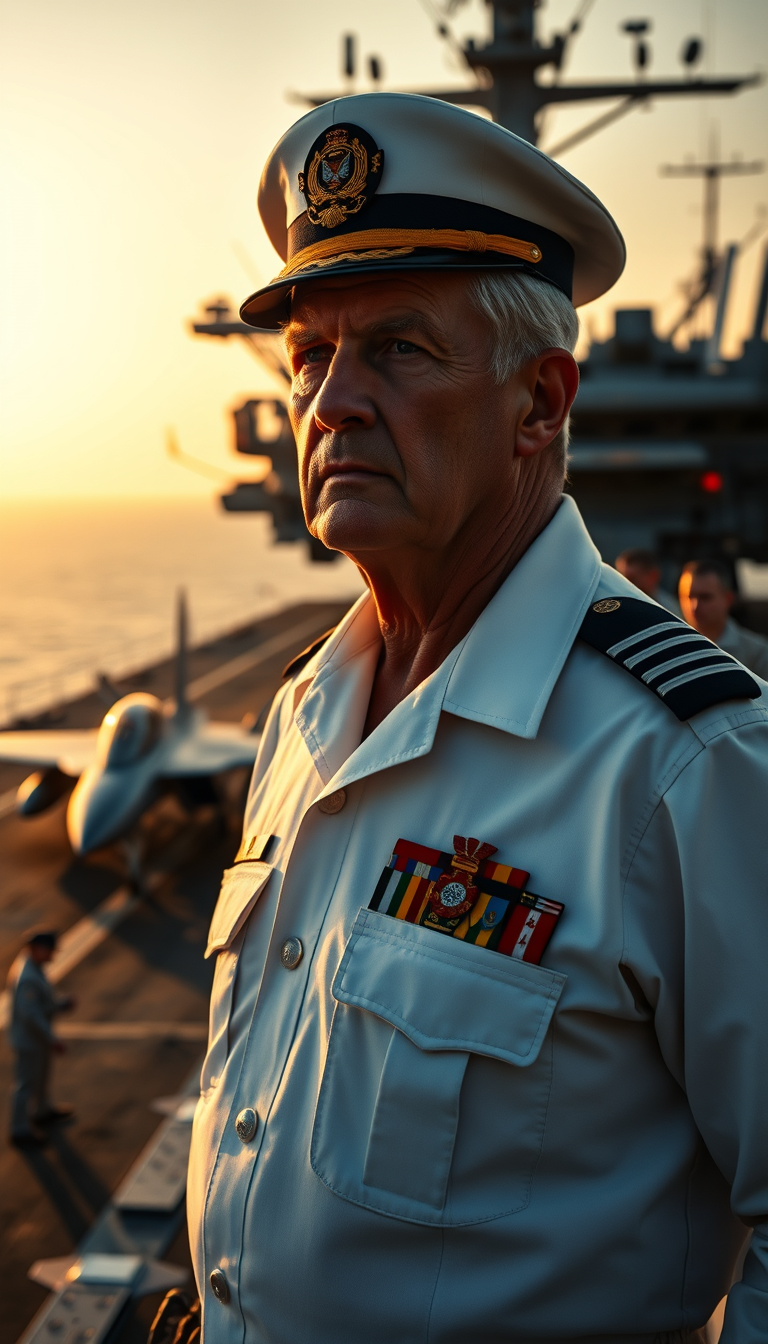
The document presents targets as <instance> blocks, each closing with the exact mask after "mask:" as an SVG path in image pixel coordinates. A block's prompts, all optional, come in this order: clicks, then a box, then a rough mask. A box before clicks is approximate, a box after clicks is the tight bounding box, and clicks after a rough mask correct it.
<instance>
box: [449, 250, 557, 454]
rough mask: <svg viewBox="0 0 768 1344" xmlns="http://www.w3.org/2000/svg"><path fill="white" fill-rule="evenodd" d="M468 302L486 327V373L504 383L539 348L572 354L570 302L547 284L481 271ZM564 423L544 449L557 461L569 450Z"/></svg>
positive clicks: (522, 275) (473, 280)
mask: <svg viewBox="0 0 768 1344" xmlns="http://www.w3.org/2000/svg"><path fill="white" fill-rule="evenodd" d="M470 293H471V297H472V303H473V304H474V306H475V308H476V309H477V311H478V312H479V313H482V315H483V316H484V317H486V318H487V319H488V323H489V325H490V328H491V341H492V344H491V366H490V367H491V373H492V374H493V376H494V378H495V380H496V382H497V383H499V384H502V383H506V381H507V379H508V378H511V377H512V375H513V374H515V373H518V372H519V370H520V369H522V368H523V367H524V365H525V364H527V363H528V361H529V360H530V359H535V358H536V356H537V355H540V354H541V352H542V350H548V349H549V348H550V347H551V346H559V347H560V349H561V350H570V352H571V354H572V353H573V350H574V348H575V345H576V341H577V340H578V335H579V319H578V317H577V316H576V311H575V309H574V307H573V304H572V303H571V301H570V299H567V298H566V296H565V294H563V292H562V290H559V289H556V288H555V286H554V285H550V284H548V283H547V281H546V280H540V279H539V278H538V276H536V275H527V274H526V273H525V272H523V271H482V272H480V273H479V274H475V275H472V276H471V278H470ZM568 438H569V430H568V421H567V420H566V422H565V424H564V425H563V428H562V429H561V430H560V433H559V434H557V435H556V437H555V438H554V439H553V440H552V444H551V446H550V449H548V451H551V452H552V454H553V455H554V456H558V457H559V458H560V459H561V462H562V466H563V470H565V464H566V459H567V452H568Z"/></svg>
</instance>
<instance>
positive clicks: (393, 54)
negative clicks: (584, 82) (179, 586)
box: [0, 0, 768, 500]
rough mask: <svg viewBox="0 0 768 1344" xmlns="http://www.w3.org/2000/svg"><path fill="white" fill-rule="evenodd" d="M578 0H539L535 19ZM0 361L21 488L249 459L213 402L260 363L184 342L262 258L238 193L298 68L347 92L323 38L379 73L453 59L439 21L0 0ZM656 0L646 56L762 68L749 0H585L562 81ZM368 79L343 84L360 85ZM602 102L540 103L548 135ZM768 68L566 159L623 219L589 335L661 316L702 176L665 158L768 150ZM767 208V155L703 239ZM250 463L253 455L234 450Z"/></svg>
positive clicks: (76, 486)
mask: <svg viewBox="0 0 768 1344" xmlns="http://www.w3.org/2000/svg"><path fill="white" fill-rule="evenodd" d="M576 8H577V4H576V0H568V2H567V3H566V0H549V3H547V4H545V5H544V6H543V7H542V9H541V11H540V33H541V35H542V36H544V37H546V36H548V35H549V34H550V33H551V32H552V31H554V30H557V29H558V28H560V27H562V26H564V25H565V24H566V23H567V22H568V21H569V20H570V18H571V17H572V14H573V12H574V10H575V9H576ZM0 15H1V16H2V34H1V37H2V41H1V43H0V85H1V92H0V98H1V103H0V106H1V108H2V112H1V115H2V158H1V161H0V167H1V172H2V196H3V202H4V205H3V218H2V263H1V264H2V280H1V284H2V289H1V291H0V292H1V294H2V365H1V374H2V384H1V386H0V395H1V397H2V402H1V403H0V431H1V433H2V444H1V452H2V459H1V461H2V480H1V482H0V494H1V495H2V497H3V498H4V499H6V500H9V499H13V498H18V497H31V496H43V495H44V496H54V497H55V496H64V495H68V496H82V497H88V496H91V497H93V496H106V495H134V496H135V495H161V496H162V495H165V496H168V495H174V494H182V493H186V494H189V493H203V494H205V493H208V494H210V493H211V490H212V483H211V482H210V481H205V480H204V479H202V478H200V477H196V476H193V475H191V474H190V473H188V472H186V471H184V470H183V469H182V468H180V467H178V466H176V465H174V464H172V463H171V462H169V461H168V460H167V459H166V457H165V453H164V437H165V430H166V427H167V426H173V427H174V429H175V431H176V433H177V435H178V440H179V442H180V444H181V447H182V448H183V449H185V450H186V451H187V452H189V453H193V454H196V455H198V456H200V457H204V458H207V459H208V460H209V461H211V462H215V463H217V464H219V465H221V466H224V467H228V468H232V469H233V471H234V474H236V473H237V471H238V470H240V469H241V467H242V464H243V460H242V459H241V460H240V461H239V462H238V461H237V460H236V459H234V458H233V456H232V453H231V447H230V427H229V416H228V410H229V408H230V407H231V406H232V405H233V404H234V403H235V402H236V401H237V400H238V398H241V397H243V396H245V395H248V394H254V393H258V392H260V391H264V392H268V391H269V390H270V382H269V379H268V377H267V376H266V375H265V374H264V373H263V371H262V370H261V369H260V367H259V366H258V365H257V364H256V363H254V362H253V361H252V360H251V359H250V358H249V356H248V354H247V353H246V352H245V351H244V350H243V348H242V347H241V346H239V345H238V344H236V343H228V344H225V343H221V344H219V343H214V342H211V341H206V340H202V339H199V338H197V339H193V338H191V337H190V335H189V333H188V330H187V326H186V323H187V320H188V319H189V318H191V317H192V316H193V315H194V314H195V313H196V311H197V309H198V305H199V303H200V301H201V300H207V299H210V298H211V297H212V296H215V295H218V294H225V295H229V296H231V297H232V298H233V299H236V300H238V301H239V300H241V299H242V298H243V297H244V296H245V295H246V294H247V293H248V292H250V290H252V289H253V288H254V287H255V285H256V284H257V283H258V282H263V281H265V280H267V279H269V278H271V276H272V274H274V272H275V271H276V270H278V269H279V264H280V263H279V262H278V259H277V258H276V256H275V254H274V253H273V252H272V249H271V247H270V245H269V243H268V242H267V241H266V238H265V237H264V235H263V233H262V230H261V226H260V223H259V219H258V215H257V212H256V206H255V196H256V187H257V182H258V177H259V172H260V169H261V165H262V163H263V161H264V159H265V157H266V155H267V154H268V152H269V150H270V149H271V147H272V145H273V144H274V142H275V141H276V140H277V139H278V137H279V136H280V135H281V134H282V132H283V131H284V130H285V129H286V127H287V126H289V125H290V123H291V122H292V121H293V120H295V119H296V117H297V116H298V115H300V113H301V111H302V108H301V106H300V105H299V104H297V103H296V102H295V101H291V99H290V97H289V91H290V90H307V91H324V90H327V91H329V92H330V91H334V90H336V89H339V90H341V79H340V74H339V48H340V36H341V34H342V33H343V32H345V31H350V32H355V33H357V34H358V35H359V39H360V49H361V51H362V53H363V54H364V55H367V54H369V53H376V54H378V55H380V57H381V58H382V61H383V65H384V71H385V80H384V85H383V87H385V88H388V89H397V88H404V89H419V88H429V86H430V85H432V86H433V87H436V86H438V85H445V84H447V83H449V82H450V83H455V84H462V83H463V84H468V83H470V82H471V77H470V76H469V74H468V72H467V71H466V70H462V68H461V66H460V63H459V62H458V60H457V59H456V58H455V57H454V56H453V55H452V54H451V52H450V51H449V50H448V49H447V48H446V46H445V44H444V43H442V42H441V41H440V40H439V38H438V37H436V35H435V20H434V7H433V13H432V15H430V3H429V0H425V2H424V3H420V0H387V3H386V4H380V3H379V4H373V3H361V2H360V0H357V3H352V0H326V3H324V4H322V5H318V4H317V3H310V2H309V0H282V3H281V4H275V3H267V0H215V2H214V0H131V3H130V4H127V3H122V4H118V3H117V0H23V3H22V2H21V0H2V3H0ZM638 17H648V18H650V19H652V21H653V32H652V36H651V42H652V47H653V66H652V74H655V75H677V74H679V73H680V65H679V52H680V48H681V45H682V43H683V41H684V39H685V38H687V37H689V36H690V35H692V34H694V33H697V34H703V35H704V37H705V38H706V39H707V43H708V45H707V55H706V59H705V62H704V69H705V71H706V72H707V73H713V74H714V73H734V74H735V73H749V72H752V71H754V70H756V69H758V68H761V67H765V66H766V65H768V3H766V0H703V2H702V0H674V2H673V3H670V0H643V3H640V4H636V3H635V0H631V3H630V0H595V3H594V6H593V8H592V9H591V11H590V13H589V17H588V20H587V23H586V28H585V31H584V33H583V35H582V36H581V37H580V38H579V39H578V41H577V42H576V44H575V46H574V48H573V54H572V57H571V60H570V62H569V66H568V69H567V71H566V72H565V76H564V79H565V81H567V80H568V79H578V78H586V77H596V78H601V79H606V78H610V77H612V76H616V77H624V76H627V75H628V74H629V73H630V69H631V63H630V50H631V48H630V43H629V41H628V39H627V38H626V37H625V36H624V35H623V34H622V33H621V32H620V31H619V25H620V23H621V22H622V21H623V20H624V19H627V18H638ZM453 23H454V29H455V32H456V34H457V36H458V37H460V38H463V37H464V36H466V35H467V34H469V33H472V34H474V35H475V36H476V37H477V38H482V37H483V35H484V33H485V31H486V24H487V8H486V6H485V5H484V4H482V3H481V0H469V2H468V3H467V4H465V5H464V6H463V7H462V8H460V9H459V10H458V12H457V14H456V15H455V18H454V20H453ZM368 87H369V85H368V83H367V81H366V80H365V79H361V80H360V81H359V82H358V85H357V88H358V91H363V90H365V89H366V88H368ZM605 106H606V105H605V104H584V105H581V106H580V107H577V108H576V110H572V111H558V112H556V113H551V114H549V115H548V118H547V122H546V125H545V128H544V134H543V136H542V142H541V143H542V147H543V148H544V149H546V148H547V147H548V145H551V144H554V143H556V142H557V141H558V140H560V139H562V138H563V136H564V135H565V134H567V132H568V131H569V130H570V129H572V128H575V127H576V126H577V125H578V124H580V123H582V122H586V121H588V120H591V119H592V117H594V116H596V115H598V113H599V112H600V111H602V110H604V108H605ZM766 126H768V88H767V87H766V85H763V87H762V88H760V89H757V90H755V91H750V92H747V93H744V94H742V95H739V96H737V97H734V98H723V99H714V98H713V99H709V100H706V101H703V100H698V99H689V100H681V101H679V102H674V101H672V100H668V101H664V102H657V103H656V104H654V106H653V107H652V109H651V110H650V111H642V110H641V111H635V112H632V113H631V114H630V115H629V116H628V117H627V118H626V119H624V120H622V121H619V122H618V123H617V124H616V125H615V126H613V127H611V128H609V129H608V130H606V131H603V132H601V133H600V134H599V135H597V136H596V137H595V138H593V139H592V140H589V141H588V142H586V143H585V144H584V145H582V146H580V147H578V148H576V149H574V150H573V151H571V152H569V153H567V154H565V155H563V156H562V160H561V161H562V162H563V164H564V166H565V167H567V168H568V169H569V170H570V171H571V172H573V173H575V174H576V176H578V177H581V178H582V179H583V180H584V181H585V182H586V183H587V184H588V185H589V186H590V187H591V188H592V189H593V190H594V191H596V192H597V194H598V195H599V196H600V197H601V198H602V199H603V201H604V202H605V203H606V205H607V206H608V208H609V209H610V210H611V212H612V213H613V214H614V216H615V217H616V219H617V221H618V223H619V225H620V227H621V228H622V229H623V231H624V233H625V236H626V239H627V244H628V250H629V263H628V266H627V269H626V271H625V274H624V276H623V277H622V279H621V281H620V282H619V284H618V285H617V286H616V288H615V289H614V291H613V292H612V293H611V294H610V295H608V296H607V297H606V298H605V299H603V300H601V301H599V302H598V303H597V304H594V305H592V307H591V310H582V318H583V319H584V321H585V323H586V324H587V327H588V329H590V330H592V331H593V332H594V334H595V335H597V336H602V335H605V334H608V332H609V331H610V329H611V327H612V317H611V313H612V309H613V308H614V307H615V306H616V305H617V304H618V305H622V306H635V305H648V304H654V305H658V306H659V307H660V317H661V319H662V320H663V323H668V322H669V321H670V320H671V318H672V317H673V315H674V313H675V303H676V295H677V293H678V291H677V289H676V286H677V284H678V282H679V281H680V280H682V279H683V278H685V277H686V276H687V275H689V274H690V272H691V271H692V269H693V267H694V265H695V262H696V252H697V248H698V246H699V242H700V230H701V217H700V202H701V186H700V183H698V182H685V181H669V180H665V179H663V178H662V177H660V176H659V172H658V167H659V164H661V163H664V162H670V161H673V162H676V161H680V160H682V159H683V158H684V157H685V156H686V155H690V154H694V155H696V156H699V155H701V154H702V153H704V152H705V151H706V149H707V146H708V144H709V142H710V138H711V136H712V135H713V134H717V135H718V136H719V141H720V152H721V154H722V155H723V156H724V157H726V158H730V157H731V156H732V155H733V154H734V153H737V154H740V155H742V156H743V157H744V158H745V159H756V158H760V157H762V156H765V155H766V149H767V148H768V146H766V134H765V128H766ZM762 205H768V175H766V174H762V175H760V176H756V177H745V178H741V179H733V180H731V181H729V182H726V184H725V186H724V189H723V207H722V212H721V238H722V240H723V241H730V240H731V239H733V240H738V239H740V238H742V237H744V236H745V235H746V234H747V233H748V231H749V230H750V228H751V227H752V225H753V224H754V222H755V220H756V218H757V212H758V209H759V207H760V206H762ZM763 247H764V240H762V241H760V242H759V243H756V244H755V245H753V246H752V247H751V249H750V250H749V251H748V252H747V253H746V255H745V256H744V258H743V260H742V261H741V263H740V266H739V271H738V275H737V286H736V293H735V296H734V301H733V303H732V305H731V311H730V315H729V323H728V332H727V339H728V345H729V349H730V350H732V351H733V350H736V349H737V348H738V345H739V342H740V339H741V338H742V336H743V335H744V333H745V330H746V327H747V326H748V324H749V321H750V319H751V312H752V309H753V306H754V299H755V293H754V291H755V287H756V284H757V272H758V268H759V265H760V263H761V259H762V251H763ZM245 468H246V470H245V474H247V463H246V464H245Z"/></svg>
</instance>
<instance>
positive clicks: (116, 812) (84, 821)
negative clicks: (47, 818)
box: [67, 769, 148, 854]
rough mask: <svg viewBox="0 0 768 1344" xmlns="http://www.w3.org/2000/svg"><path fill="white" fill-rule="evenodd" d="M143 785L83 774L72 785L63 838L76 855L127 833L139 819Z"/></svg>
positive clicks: (94, 773)
mask: <svg viewBox="0 0 768 1344" xmlns="http://www.w3.org/2000/svg"><path fill="white" fill-rule="evenodd" d="M144 794H145V789H144V787H143V781H141V780H136V779H132V778H131V777H130V776H129V775H127V774H126V775H123V776H111V775H110V774H109V773H106V772H102V771H100V770H97V769H89V770H86V771H85V773H84V774H83V775H81V776H80V779H79V780H78V782H77V784H76V785H75V788H74V791H73V793H72V797H71V798H70V800H69V807H68V808H67V834H68V835H69V842H70V844H71V846H72V848H73V850H74V851H75V853H76V854H90V853H91V851H92V850H94V849H100V848H101V847H102V845H109V844H111V843H112V841H113V840H117V839H119V838H120V836H122V835H124V834H125V833H126V831H128V830H129V829H130V828H131V826H132V825H133V824H134V822H135V821H136V820H137V818H138V817H139V816H140V815H141V812H142V810H143V804H144V803H145V802H146V801H148V800H147V799H145V797H144Z"/></svg>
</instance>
